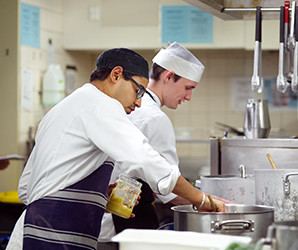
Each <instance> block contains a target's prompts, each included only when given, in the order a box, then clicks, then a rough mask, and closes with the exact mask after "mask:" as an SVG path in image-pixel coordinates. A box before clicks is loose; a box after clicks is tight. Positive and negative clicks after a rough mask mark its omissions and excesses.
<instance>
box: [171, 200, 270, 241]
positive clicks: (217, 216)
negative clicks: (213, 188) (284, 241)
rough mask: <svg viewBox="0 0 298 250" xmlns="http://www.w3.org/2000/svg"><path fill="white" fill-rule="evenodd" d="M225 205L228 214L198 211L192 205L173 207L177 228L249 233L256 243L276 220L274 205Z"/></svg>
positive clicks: (211, 231) (239, 233)
mask: <svg viewBox="0 0 298 250" xmlns="http://www.w3.org/2000/svg"><path fill="white" fill-rule="evenodd" d="M226 208H227V213H215V212H213V213H211V212H210V213H209V212H196V211H195V210H193V208H192V206H191V205H181V206H174V207H172V210H173V211H174V229H175V230H177V231H195V232H201V233H219V234H229V235H238V236H249V237H251V238H252V241H253V242H256V241H257V240H258V239H259V238H262V237H265V236H266V232H267V228H268V226H269V225H271V224H272V223H273V221H274V208H272V207H268V206H249V205H239V204H226Z"/></svg>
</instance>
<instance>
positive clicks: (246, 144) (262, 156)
mask: <svg viewBox="0 0 298 250" xmlns="http://www.w3.org/2000/svg"><path fill="white" fill-rule="evenodd" d="M268 153H269V154H270V155H271V157H272V159H273V161H274V163H275V165H276V167H277V168H279V169H287V168H298V139H288V138H284V139H283V138H282V139H280V138H267V139H244V138H238V137H237V138H218V137H215V138H211V139H210V157H211V159H210V160H211V161H210V163H211V174H213V175H217V174H227V175H228V174H239V166H240V165H244V166H245V167H246V172H247V174H253V173H254V170H255V169H272V167H271V165H270V162H269V160H268V158H267V154H268Z"/></svg>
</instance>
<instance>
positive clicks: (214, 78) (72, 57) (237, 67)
mask: <svg viewBox="0 0 298 250" xmlns="http://www.w3.org/2000/svg"><path fill="white" fill-rule="evenodd" d="M22 2H24V3H27V4H32V5H34V6H37V7H40V9H41V48H40V49H34V48H31V47H27V46H22V47H21V66H22V67H26V68H28V69H31V70H32V71H33V73H34V108H33V110H32V111H31V112H28V111H25V110H21V133H20V142H21V148H22V152H25V144H26V140H27V138H28V128H29V127H30V126H31V127H33V129H34V130H35V129H36V127H37V125H38V122H39V121H40V119H41V118H42V117H43V115H44V114H45V113H46V111H47V109H46V108H44V107H43V106H42V105H41V97H40V94H39V92H40V91H41V86H42V77H43V75H44V73H45V71H46V68H47V43H48V39H50V38H51V39H52V41H53V44H54V46H55V58H56V62H57V63H59V64H60V65H61V66H62V68H63V69H65V66H66V65H74V66H76V67H77V68H78V80H77V86H80V85H82V84H83V83H85V82H87V81H88V79H89V75H90V73H91V71H92V69H93V68H94V65H95V60H96V57H97V55H98V54H99V53H100V51H98V53H96V54H94V53H90V52H81V51H65V50H64V49H63V30H62V27H63V11H64V10H63V4H62V3H63V1H60V0H51V1H49V0H38V1H36V0H22ZM74 18H75V17H74ZM105 35H107V34H105ZM106 37H107V36H106ZM82 42H83V40H82ZM138 52H139V53H140V54H142V55H143V56H144V57H145V58H146V59H147V60H148V61H149V62H151V59H152V58H153V56H154V54H155V53H156V51H154V50H143V51H138ZM192 52H193V53H194V54H195V55H196V56H197V57H198V58H199V59H200V60H201V61H202V63H203V64H204V65H205V66H206V70H205V72H204V75H203V78H202V80H201V82H200V84H199V85H198V87H197V88H196V89H195V90H194V91H193V96H192V100H191V102H189V103H184V104H183V105H182V106H181V107H179V108H178V109H177V110H175V111H173V110H168V109H166V108H164V109H163V110H164V111H165V112H166V113H167V114H168V115H169V117H170V119H171V120H172V122H173V125H174V127H176V128H177V129H178V130H179V129H180V130H179V131H181V130H185V131H188V130H189V131H191V136H192V138H195V139H202V140H208V138H209V137H210V136H212V135H218V136H221V135H223V131H219V130H217V129H216V128H215V122H216V121H219V122H223V123H226V124H229V125H232V126H234V127H237V128H241V127H242V125H243V118H244V108H243V112H236V111H232V110H231V107H230V100H231V92H230V83H231V79H232V78H233V77H251V75H252V64H253V52H252V51H244V50H192ZM277 63H278V52H277V51H264V52H263V75H267V76H275V75H277ZM248 84H250V83H249V82H248ZM270 116H271V125H272V128H274V129H275V128H276V129H283V131H284V134H285V135H297V134H298V126H297V125H298V118H297V112H296V111H293V112H273V113H271V114H270ZM177 149H178V154H179V156H180V157H194V158H197V157H198V158H204V157H205V158H206V157H209V144H208V143H204V142H200V143H177Z"/></svg>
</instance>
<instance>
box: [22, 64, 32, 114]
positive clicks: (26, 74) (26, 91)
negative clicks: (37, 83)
mask: <svg viewBox="0 0 298 250" xmlns="http://www.w3.org/2000/svg"><path fill="white" fill-rule="evenodd" d="M21 74H22V91H21V107H22V108H24V109H25V110H28V111H31V110H32V106H33V73H32V71H31V70H29V69H26V68H22V73H21Z"/></svg>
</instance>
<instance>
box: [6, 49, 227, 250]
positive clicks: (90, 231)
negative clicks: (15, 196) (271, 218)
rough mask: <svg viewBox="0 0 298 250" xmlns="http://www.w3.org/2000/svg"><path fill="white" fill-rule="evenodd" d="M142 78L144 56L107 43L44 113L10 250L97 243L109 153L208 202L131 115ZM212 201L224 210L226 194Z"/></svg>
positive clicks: (160, 187) (161, 189) (162, 184)
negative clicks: (84, 76) (85, 74)
mask: <svg viewBox="0 0 298 250" xmlns="http://www.w3.org/2000/svg"><path fill="white" fill-rule="evenodd" d="M147 84H148V64H147V62H146V60H145V59H144V58H143V57H141V56H140V55H139V54H137V53H136V52H134V51H131V50H129V49H124V48H118V49H112V50H108V51H105V52H103V53H102V54H101V55H100V56H99V57H98V59H97V62H96V69H95V70H94V71H93V72H92V74H91V77H90V83H86V84H84V85H83V86H82V87H80V88H78V89H77V90H76V91H74V92H73V93H71V94H70V95H69V96H67V97H66V98H65V99H63V100H62V101H61V102H60V103H58V104H57V105H56V106H55V107H53V108H52V109H51V110H50V111H49V112H48V113H47V114H46V115H45V117H44V118H43V119H42V121H41V122H40V124H39V127H38V130H37V134H36V138H35V146H34V148H33V151H32V153H31V155H30V157H29V159H28V162H27V164H26V166H25V169H24V172H23V174H22V176H21V178H20V183H19V188H18V191H19V197H20V200H21V201H23V202H24V203H25V204H26V205H27V208H26V210H25V211H24V213H23V214H22V216H21V217H20V219H19V220H18V222H17V223H16V226H15V228H14V231H13V234H12V237H11V240H10V242H9V245H8V247H7V249H8V250H10V249H13V250H16V249H24V250H32V249H83V248H84V249H96V247H97V238H98V235H99V232H100V230H101V218H102V216H103V214H104V211H105V205H106V202H107V197H106V192H107V187H108V184H109V179H110V175H111V172H112V169H113V162H114V161H115V162H121V163H122V165H121V166H122V168H123V169H124V170H125V171H126V172H127V173H128V174H129V175H136V176H138V177H139V178H141V179H143V180H144V181H146V182H147V183H148V184H149V186H150V188H151V189H152V190H153V191H154V192H156V193H159V194H161V195H166V194H168V193H170V192H171V191H173V192H174V193H176V194H178V195H180V196H182V197H184V198H186V199H188V200H190V201H191V202H192V203H193V204H194V205H195V206H196V207H198V208H199V209H200V208H203V209H206V210H209V211H210V210H212V206H211V203H210V202H209V201H208V200H207V199H206V200H205V194H203V193H202V192H200V191H199V190H197V189H195V188H194V187H192V186H191V184H189V183H188V182H187V181H186V180H185V179H184V178H183V177H182V176H181V174H180V171H179V168H178V165H177V164H176V165H171V164H170V163H168V162H167V161H166V160H165V159H164V158H163V157H162V156H161V155H160V154H159V153H158V152H157V151H155V150H154V149H153V148H152V147H151V146H150V145H149V144H148V140H147V138H146V137H145V136H144V135H143V134H142V133H141V132H140V130H139V129H137V128H136V127H135V126H134V125H133V124H132V123H131V122H130V121H129V119H128V116H127V114H130V113H131V112H132V111H134V109H135V107H140V106H141V98H142V96H143V95H144V93H145V91H146V90H145V88H146V87H147ZM152 166H154V169H152ZM215 202H216V204H217V206H218V208H219V209H220V211H225V206H224V203H223V202H221V201H219V200H216V201H215ZM22 243H23V246H22V245H21V244H22Z"/></svg>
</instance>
